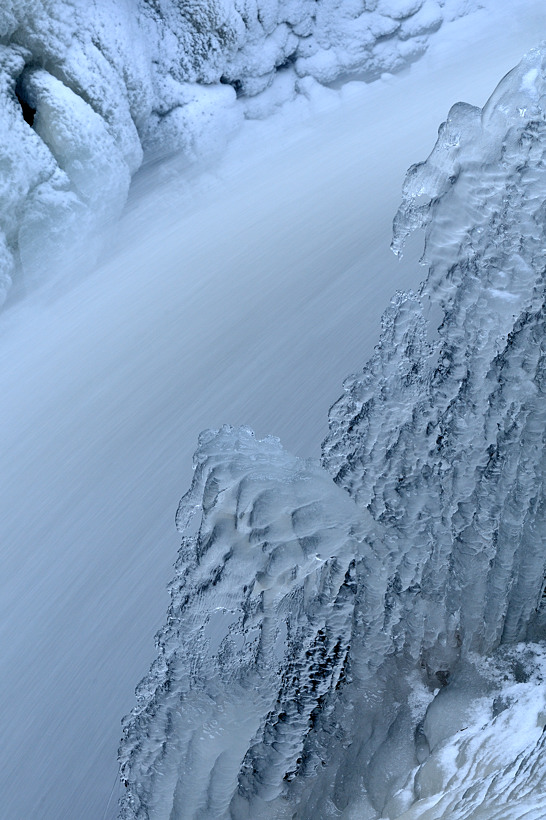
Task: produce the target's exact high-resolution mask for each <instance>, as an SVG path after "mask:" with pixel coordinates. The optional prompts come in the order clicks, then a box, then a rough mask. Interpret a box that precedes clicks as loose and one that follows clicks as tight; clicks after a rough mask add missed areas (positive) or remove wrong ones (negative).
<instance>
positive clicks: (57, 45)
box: [0, 0, 465, 301]
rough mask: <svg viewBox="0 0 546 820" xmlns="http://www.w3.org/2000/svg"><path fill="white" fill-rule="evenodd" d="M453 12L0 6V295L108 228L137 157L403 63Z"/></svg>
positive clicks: (224, 1)
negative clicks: (315, 89)
mask: <svg viewBox="0 0 546 820" xmlns="http://www.w3.org/2000/svg"><path fill="white" fill-rule="evenodd" d="M444 5H445V7H444ZM463 11H465V8H464V5H463V4H460V3H457V2H455V0H452V2H448V3H447V4H444V3H442V2H441V0H438V2H437V0H411V2H404V3H400V2H395V3H389V2H386V0H383V2H376V1H374V2H364V0H351V2H347V0H320V1H319V2H316V0H304V1H303V2H301V0H298V2H296V1H295V0H250V1H248V0H247V1H246V2H243V0H204V1H203V2H191V3H180V2H176V1H175V0H157V1H156V2H152V0H138V2H136V3H132V2H130V0H121V1H120V2H114V0H89V2H82V1H81V0H61V2H57V1H56V0H9V2H7V3H3V5H2V8H1V9H0V96H1V102H0V145H1V147H0V167H1V168H2V187H1V188H0V300H2V301H3V300H4V299H5V297H6V295H7V292H8V290H9V287H10V283H11V280H12V278H13V276H14V273H15V270H16V269H18V270H19V274H18V278H19V282H20V288H23V287H25V286H27V285H28V284H32V283H35V282H39V281H41V280H43V279H44V278H45V277H46V276H47V275H48V269H49V270H50V269H51V268H52V267H53V266H54V265H56V264H57V265H58V264H60V262H61V259H62V257H63V252H64V251H66V248H67V247H70V249H71V250H70V253H71V255H72V257H73V255H74V251H75V247H74V243H76V245H77V243H78V242H80V243H81V244H83V245H85V244H86V242H87V240H88V236H89V232H90V230H91V228H92V227H93V226H95V227H96V226H97V224H98V225H100V224H102V223H106V222H108V221H109V220H112V219H115V217H116V215H117V214H119V211H120V209H121V208H122V206H123V203H124V201H125V198H126V195H127V191H128V186H129V183H130V179H131V176H132V174H134V172H135V171H136V169H137V168H138V167H139V166H140V163H141V162H142V157H143V151H146V152H148V153H150V154H156V155H157V154H164V153H165V152H170V151H175V150H176V151H179V150H181V151H183V152H185V154H186V155H187V157H188V158H189V159H195V158H196V157H200V156H204V155H209V154H211V153H214V151H215V150H218V149H219V148H221V146H222V145H223V144H224V143H225V140H226V139H227V138H228V137H229V134H230V133H233V131H234V130H235V129H237V128H238V127H239V125H240V123H241V121H242V119H243V118H244V117H245V116H251V117H252V116H266V115H267V114H268V112H269V111H271V110H272V108H274V107H275V106H276V105H278V104H280V103H282V102H284V101H286V100H288V99H291V98H293V97H294V96H295V95H297V94H298V93H305V94H309V93H310V91H311V89H312V85H313V82H316V81H318V82H321V83H331V82H333V81H334V80H336V79H337V78H347V77H360V78H363V79H368V80H369V79H373V78H374V77H377V76H379V75H380V74H381V73H382V72H385V71H396V70H397V69H399V68H401V67H402V66H404V65H407V64H408V63H409V62H411V61H412V60H414V59H416V58H417V57H418V56H419V55H420V54H421V53H422V52H423V51H424V49H425V48H426V43H427V39H428V37H429V36H430V35H431V34H432V33H433V32H434V31H435V30H436V29H437V28H438V27H439V26H440V25H441V23H442V20H443V19H444V18H446V19H451V18H452V17H453V16H456V15H457V14H458V13H462V12H463ZM256 95H262V96H263V99H261V100H256ZM250 98H253V99H252V100H251V99H250ZM72 264H73V265H74V263H73V262H72Z"/></svg>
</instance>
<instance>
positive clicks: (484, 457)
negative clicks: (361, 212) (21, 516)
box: [120, 47, 546, 820]
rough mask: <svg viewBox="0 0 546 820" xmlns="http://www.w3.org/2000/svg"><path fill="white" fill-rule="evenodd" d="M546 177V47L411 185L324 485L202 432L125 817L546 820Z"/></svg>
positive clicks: (334, 433)
mask: <svg viewBox="0 0 546 820" xmlns="http://www.w3.org/2000/svg"><path fill="white" fill-rule="evenodd" d="M545 159H546V48H544V47H542V48H539V49H536V50H534V51H532V52H530V53H529V54H528V55H527V56H526V57H525V58H524V59H523V61H522V62H521V64H520V65H519V66H518V67H517V68H516V69H514V70H513V71H512V72H511V73H510V74H509V75H507V77H505V78H504V79H503V80H502V82H501V83H500V84H499V86H498V88H497V89H496V91H495V92H494V94H493V95H492V97H491V99H490V100H489V102H488V103H487V104H486V106H485V107H484V108H483V110H480V109H477V108H473V107H471V106H466V105H462V104H459V105H457V106H454V108H452V110H451V111H450V113H449V116H448V119H447V121H446V123H445V124H444V125H443V126H442V127H441V129H440V132H439V136H438V141H437V143H436V146H435V148H434V150H433V151H432V153H431V155H430V157H429V158H428V159H427V160H426V161H425V162H424V163H422V164H420V165H418V166H415V167H413V168H411V169H410V171H409V172H408V176H407V179H406V183H405V188H404V199H403V202H402V205H401V207H400V210H399V212H398V214H397V216H396V219H395V232H394V242H393V247H394V249H395V251H396V252H398V253H400V252H401V250H402V247H403V242H404V239H405V237H406V236H407V234H408V233H409V232H410V231H411V230H413V229H415V228H417V227H423V228H424V229H425V259H426V263H427V265H428V275H427V277H426V279H425V281H424V283H423V285H422V286H421V288H420V289H419V291H418V292H417V293H413V292H409V293H397V294H396V295H395V297H394V298H393V300H392V302H391V304H390V306H389V307H388V309H387V311H386V312H385V314H384V316H383V320H382V332H381V337H380V341H379V343H378V345H377V347H376V350H375V353H374V356H373V357H372V359H371V360H370V361H369V362H368V364H367V365H366V366H365V368H364V369H363V370H362V372H360V373H358V374H356V375H354V376H351V377H350V378H349V379H348V380H347V381H346V382H345V393H344V395H343V396H342V398H341V399H340V400H339V401H338V402H337V403H336V404H335V405H334V406H333V407H332V409H331V411H330V432H329V435H328V438H327V439H326V441H325V442H324V444H323V456H322V461H323V468H320V467H319V466H318V465H316V464H313V463H310V462H301V461H299V460H298V459H295V458H293V457H291V456H289V455H288V454H287V453H286V452H284V451H283V450H282V448H281V447H280V444H279V443H278V441H277V440H275V439H266V440H265V441H262V442H257V441H255V439H254V438H253V436H252V434H251V433H250V431H247V430H234V429H231V428H223V429H222V430H220V431H216V432H214V431H209V432H207V433H206V434H203V436H202V438H201V440H200V442H199V448H198V450H197V454H196V472H195V479H194V482H193V484H192V487H191V489H190V491H189V493H188V494H187V495H186V496H185V497H184V499H183V501H182V504H181V507H180V510H179V516H178V521H179V525H180V527H181V529H182V531H183V533H184V541H183V548H182V551H181V553H180V557H179V560H178V563H177V569H176V577H175V580H174V582H173V584H172V586H171V607H170V609H169V614H168V620H167V624H166V627H165V628H164V630H163V632H162V633H160V635H159V643H158V648H159V655H158V660H157V661H156V663H155V665H154V667H153V668H152V671H151V673H150V674H149V675H148V676H147V677H146V678H145V679H144V681H143V683H142V684H141V685H140V687H139V690H138V702H137V707H136V708H135V710H134V711H133V713H132V714H131V715H130V716H129V717H128V718H126V720H125V722H124V736H123V740H122V744H121V749H120V762H121V772H122V778H123V781H124V784H125V795H124V797H123V799H122V808H121V815H120V816H121V818H123V820H133V819H134V818H139V820H140V819H141V818H146V819H147V820H148V819H150V820H151V819H152V818H154V820H155V819H157V818H172V820H180V819H181V818H188V820H189V818H195V819H197V818H202V819H203V820H204V819H205V818H207V820H227V818H232V819H234V820H243V818H255V817H258V816H259V817H264V818H276V820H278V819H280V818H292V819H294V818H296V819H297V820H311V818H324V819H325V820H326V818H329V817H342V818H345V820H351V819H352V818H356V817H358V818H360V820H363V819H364V820H374V819H375V818H379V817H384V818H390V819H391V820H394V818H396V817H400V818H404V820H416V819H417V818H427V817H429V818H431V820H432V818H439V817H450V818H454V820H466V819H467V818H474V820H478V818H489V820H491V818H493V817H495V818H498V820H508V818H510V819H511V818H514V820H515V818H516V817H523V816H525V817H527V818H529V820H540V818H543V817H544V815H545V813H546V807H545V801H544V798H543V793H544V792H543V786H544V766H543V755H542V754H541V751H542V749H543V743H544V740H543V738H544V735H543V733H542V729H543V727H544V723H545V719H544V714H546V711H545V709H544V703H545V702H546V701H545V696H544V692H545V689H544V669H545V666H544V650H543V647H542V648H541V647H539V646H537V645H535V644H533V643H531V642H533V641H534V642H536V641H544V638H545V637H546V636H545V627H546V622H545V620H546V606H545V599H544V578H545V571H546V552H545V548H544V545H545V543H546V520H545V497H544V477H545V457H544V437H545V430H546V401H545V395H544V394H545V373H546V366H545V364H546V360H545V338H546V334H545V332H544V331H545V287H544V271H545V268H546V266H545V255H546V250H545V248H546V232H545V214H546V162H545ZM192 521H193V522H197V523H196V524H195V523H192ZM521 642H524V643H521ZM518 704H519V705H518ZM496 738H501V739H502V738H504V739H505V741H503V743H504V745H503V747H502V749H499V748H498V744H497V742H496ZM509 739H510V742H508V740H509ZM504 794H508V795H509V800H508V802H506V804H505V803H503V800H504V798H503V795H504ZM518 811H520V812H521V814H519V815H518V814H517V812H518ZM503 812H504V813H503ZM523 812H525V813H523Z"/></svg>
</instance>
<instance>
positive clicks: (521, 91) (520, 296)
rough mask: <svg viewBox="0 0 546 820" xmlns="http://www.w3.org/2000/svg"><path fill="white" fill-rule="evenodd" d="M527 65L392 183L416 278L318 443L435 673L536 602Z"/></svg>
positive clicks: (545, 142)
mask: <svg viewBox="0 0 546 820" xmlns="http://www.w3.org/2000/svg"><path fill="white" fill-rule="evenodd" d="M544 60H545V52H544V51H543V50H538V49H537V50H535V51H532V52H531V53H530V54H529V55H528V56H527V57H526V58H525V59H524V60H523V61H522V63H521V64H520V65H519V66H518V67H517V68H516V69H514V70H513V71H512V72H511V73H510V74H509V75H508V76H507V77H506V78H505V79H504V80H503V81H502V82H501V83H500V85H499V86H498V88H497V90H496V91H495V93H494V94H493V96H492V97H491V99H490V100H489V102H488V103H487V105H486V106H485V107H484V109H483V111H481V110H480V109H477V108H472V107H470V106H466V105H462V104H459V105H456V106H454V107H453V108H452V110H451V111H450V114H449V117H448V120H447V122H446V123H445V124H444V125H443V126H442V128H441V129H440V134H439V137H438V142H437V144H436V147H435V148H434V151H433V152H432V154H431V156H430V157H429V159H428V160H427V161H426V162H425V163H423V164H421V165H418V166H415V167H413V168H411V169H410V171H409V172H408V176H407V179H406V183H405V190H404V202H403V204H402V206H401V209H400V211H399V213H398V214H397V217H396V219H395V239H394V248H395V249H396V250H397V251H398V252H400V249H401V247H402V244H403V239H404V237H405V236H406V235H407V233H408V232H409V231H410V230H412V229H413V228H415V227H416V226H421V225H422V226H425V227H426V245H425V261H426V262H427V264H428V265H429V274H428V277H427V279H426V281H425V282H424V284H423V285H422V287H421V290H420V293H419V294H411V293H409V294H398V295H397V296H396V297H395V299H394V300H393V302H392V304H391V306H390V308H389V310H388V311H387V312H386V314H385V316H384V317H383V331H382V336H381V340H380V343H379V345H378V347H377V349H376V353H375V355H374V357H373V358H372V360H371V361H370V362H369V363H368V365H367V366H366V368H365V369H364V370H363V372H362V373H361V374H358V375H357V376H355V377H351V379H349V380H348V381H347V382H346V384H345V391H346V392H345V395H344V397H343V398H342V399H340V401H339V402H338V403H337V404H336V405H335V406H334V407H333V408H332V411H331V414H330V435H329V437H328V439H327V440H326V442H325V443H324V447H323V453H324V454H323V462H324V464H325V466H326V467H327V468H328V469H329V470H330V472H331V473H332V474H333V475H334V476H335V480H336V482H337V483H338V484H339V485H340V486H343V487H345V488H346V489H347V490H348V492H349V493H350V494H351V495H352V496H353V497H354V498H355V499H356V500H357V501H358V503H359V504H360V505H362V506H363V507H366V508H367V509H368V510H369V511H370V512H371V513H372V515H373V516H374V518H375V519H376V520H377V521H378V522H381V523H382V524H383V525H384V526H385V529H386V532H387V533H388V538H389V556H390V560H391V561H392V564H391V567H392V573H391V581H392V584H393V585H394V587H395V588H397V589H399V590H400V591H403V590H405V589H407V588H408V587H409V586H411V585H416V584H418V585H419V586H420V587H421V590H422V592H421V599H422V601H423V602H424V603H423V606H424V612H423V617H424V626H423V630H424V633H423V634H424V636H425V638H424V649H425V650H426V651H427V652H428V651H429V650H430V651H431V652H432V653H433V654H434V656H435V657H436V660H435V663H436V664H440V663H443V664H447V666H448V667H449V665H450V663H451V660H452V658H454V657H457V655H458V652H459V647H460V646H461V645H462V646H463V648H466V649H473V650H478V651H482V652H487V651H489V650H491V649H492V648H494V647H496V646H497V645H498V643H499V642H500V641H501V640H506V641H516V640H522V639H524V638H525V636H526V631H527V629H528V626H529V623H530V622H531V621H532V620H533V617H534V613H535V610H536V608H537V605H538V603H539V602H540V596H541V593H542V583H543V581H542V579H543V577H544V567H545V557H546V556H545V554H544V539H545V537H546V521H545V500H544V477H545V466H546V463H545V456H544V435H545V428H546V401H545V366H546V364H545V332H544V331H545V325H544V322H545V314H544V293H545V288H544V262H545V254H546V251H545V248H546V233H545V222H544V215H545V213H546V170H545V167H544V158H545V156H546V123H545V111H546V109H545V108H544V107H543V106H544V101H545V99H546V98H545V96H544V92H545V90H546V85H545V73H544V70H545V64H544ZM436 326H438V331H437V333H436V332H435V328H436ZM394 601H395V606H396V608H397V609H399V613H398V617H399V618H400V619H401V620H402V621H403V622H406V621H407V618H408V617H412V616H411V615H410V613H409V612H407V611H405V609H406V608H405V607H404V606H403V605H401V604H399V603H398V602H399V601H400V599H399V598H398V596H396V595H395V596H394ZM442 658H443V660H442Z"/></svg>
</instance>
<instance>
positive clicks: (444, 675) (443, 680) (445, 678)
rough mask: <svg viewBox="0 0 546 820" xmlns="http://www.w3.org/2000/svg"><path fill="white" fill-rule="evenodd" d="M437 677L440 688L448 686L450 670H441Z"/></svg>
mask: <svg viewBox="0 0 546 820" xmlns="http://www.w3.org/2000/svg"><path fill="white" fill-rule="evenodd" d="M436 677H437V679H438V680H439V681H440V686H447V685H448V683H449V669H439V670H438V671H437V672H436Z"/></svg>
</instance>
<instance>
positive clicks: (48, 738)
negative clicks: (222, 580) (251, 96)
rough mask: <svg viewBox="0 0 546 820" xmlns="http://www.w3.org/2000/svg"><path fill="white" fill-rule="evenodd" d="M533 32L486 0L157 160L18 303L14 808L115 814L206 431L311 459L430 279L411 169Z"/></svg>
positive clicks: (7, 392) (4, 492) (8, 414)
mask: <svg viewBox="0 0 546 820" xmlns="http://www.w3.org/2000/svg"><path fill="white" fill-rule="evenodd" d="M6 8H7V7H6ZM2 13H3V14H4V16H3V17H2V24H3V25H8V24H9V26H11V25H12V23H11V22H9V21H10V19H11V18H9V15H8V14H7V13H5V12H4V8H3V9H2ZM5 20H7V21H8V22H7V23H5ZM541 30H544V12H543V11H542V10H541V9H540V8H538V7H537V4H536V3H529V4H525V3H520V4H518V7H517V9H515V10H514V12H513V13H512V11H511V10H509V9H499V8H498V7H495V8H490V9H489V10H488V14H485V13H480V15H476V16H475V17H474V18H473V19H472V21H471V22H470V20H464V19H463V20H458V21H457V22H456V23H453V28H451V29H450V30H449V32H448V30H447V29H441V30H440V31H439V32H438V33H437V34H436V35H435V37H438V38H439V39H438V43H437V45H433V46H432V47H431V50H430V52H429V54H427V55H426V56H425V57H424V58H423V60H422V61H421V62H420V63H417V64H415V65H414V66H412V69H411V71H410V72H408V73H407V74H405V75H400V76H397V77H395V78H391V77H385V78H384V79H383V80H381V81H380V82H378V83H377V84H375V85H370V86H366V87H363V88H362V87H360V86H358V85H357V84H351V85H349V86H347V87H345V88H344V89H343V91H342V92H340V95H337V94H334V92H324V94H315V91H312V93H311V94H310V99H309V100H308V99H307V98H304V99H301V100H300V102H299V103H298V106H296V108H297V113H294V114H289V113H288V112H286V111H285V112H284V113H283V115H282V116H281V117H279V119H278V120H276V121H274V122H273V121H271V122H269V123H247V124H246V125H245V127H244V129H243V131H242V132H241V135H240V137H239V138H238V140H237V141H236V142H234V143H233V144H232V147H231V148H230V151H229V152H228V155H227V156H226V158H225V160H224V162H223V163H222V164H221V165H220V166H216V167H215V168H214V171H210V170H209V171H208V172H207V173H206V174H204V175H203V177H201V180H200V181H197V180H194V181H192V176H191V174H190V173H189V172H188V171H187V170H185V171H184V170H183V169H180V167H177V164H176V162H174V163H173V164H163V165H161V166H154V167H151V166H150V167H148V168H146V169H144V170H143V171H142V172H141V174H140V176H138V177H137V178H136V179H135V184H134V189H133V190H134V194H133V197H132V199H130V202H129V206H128V209H127V211H126V214H125V217H124V220H123V221H122V223H121V225H120V226H119V228H117V232H118V236H117V237H116V240H115V241H114V239H113V238H110V239H109V247H108V250H107V253H106V258H105V260H104V262H103V264H102V266H101V267H100V269H99V270H97V271H96V272H95V273H94V274H93V275H92V276H89V277H88V278H87V279H86V280H85V281H83V282H82V283H79V284H77V285H76V284H73V285H71V286H70V287H69V286H68V285H67V284H66V282H65V283H64V284H63V285H62V287H61V286H58V285H57V286H55V287H53V288H52V290H50V291H41V292H40V293H35V294H33V295H30V296H28V297H27V298H26V299H25V300H24V301H23V302H22V303H21V304H17V305H14V306H13V307H12V308H11V309H10V310H9V311H8V312H6V313H5V314H4V315H3V317H2V320H1V323H0V330H1V335H2V349H1V354H0V355H1V358H2V367H1V374H2V375H1V382H2V385H1V390H2V395H3V401H2V409H1V416H2V429H3V430H4V431H6V432H5V434H4V436H3V439H2V443H1V445H0V446H1V447H2V464H3V470H2V475H1V476H0V481H1V493H0V498H1V499H2V500H1V505H2V512H1V515H2V521H3V523H4V532H5V533H6V536H5V539H4V547H3V571H2V576H1V578H0V584H1V595H0V600H1V602H2V617H1V618H0V641H1V646H2V667H3V668H2V675H1V684H0V686H1V690H2V702H3V703H4V704H7V707H6V710H5V718H4V732H3V737H4V743H3V745H2V751H1V757H2V760H1V768H0V771H1V775H0V782H1V785H0V790H1V792H2V796H3V811H4V812H5V813H6V816H7V817H9V818H10V819H11V818H12V817H13V818H15V819H16V820H19V818H21V819H22V818H27V817H33V816H39V817H40V818H43V820H49V819H50V818H51V819H53V818H55V820H58V818H63V817H67V818H69V817H78V818H82V820H87V818H89V820H91V818H93V820H94V819H95V818H97V817H99V818H102V816H103V815H105V816H107V817H110V818H111V817H114V816H115V814H116V808H115V800H116V799H117V791H114V796H113V797H112V800H110V804H109V806H108V803H109V798H110V791H111V788H112V786H114V785H115V784H116V778H117V765H116V760H115V757H116V749H117V744H118V741H119V735H120V728H119V720H120V717H121V715H123V714H125V713H127V712H128V711H129V709H130V708H131V706H132V704H133V688H134V685H135V682H136V681H138V680H139V679H140V678H141V676H142V674H143V673H144V671H145V670H146V668H148V666H149V663H150V661H151V659H152V657H153V655H154V651H153V634H154V632H155V630H156V629H157V628H158V627H159V625H160V624H161V622H162V621H163V617H164V611H165V607H166V602H167V596H166V593H164V587H165V584H166V582H167V580H168V578H169V577H170V575H171V572H172V571H171V569H170V565H171V564H172V561H173V558H174V556H175V553H176V550H177V548H178V537H177V535H176V533H175V532H174V526H173V525H172V519H173V513H174V510H175V509H176V505H177V502H178V498H179V495H180V493H181V491H182V489H183V488H184V487H185V486H187V485H188V484H189V479H190V476H191V467H190V465H191V453H192V451H193V450H194V448H195V442H196V440H197V435H198V432H199V431H200V430H201V429H203V428H205V427H219V426H221V424H222V423H224V422H233V423H236V424H240V423H246V424H250V425H251V426H252V427H253V428H255V429H256V430H257V432H258V435H259V436H263V435H266V434H268V433H274V434H276V435H279V436H281V438H282V440H283V443H284V445H285V446H286V447H287V449H289V450H291V451H293V452H296V453H297V454H299V455H305V456H307V455H317V454H318V443H319V441H320V440H321V438H322V436H323V434H324V432H325V420H326V408H327V406H328V405H329V404H330V403H331V401H332V400H333V399H335V398H336V396H337V394H338V393H339V384H340V381H341V379H342V377H343V375H344V374H345V373H348V372H352V371H354V370H356V369H357V368H358V366H359V365H361V363H362V362H363V361H364V360H365V359H366V358H367V356H368V355H369V353H370V352H371V347H372V345H373V343H374V341H375V340H376V338H377V333H378V327H379V319H378V317H379V314H380V312H381V310H382V309H383V307H384V306H385V305H386V304H387V302H388V299H389V298H390V296H391V294H392V292H393V291H394V290H395V289H396V287H399V286H400V285H402V284H403V285H404V286H406V285H412V286H416V285H417V281H418V279H419V278H420V276H421V271H420V270H417V271H416V270H415V269H414V268H412V266H411V264H410V263H411V259H412V254H411V253H410V250H411V249H409V250H408V252H407V260H406V263H407V267H405V268H400V266H398V265H396V264H395V260H391V259H390V254H389V252H388V243H389V241H390V222H391V219H392V216H393V214H394V212H395V211H396V207H397V205H398V201H399V191H400V185H401V181H402V179H403V174H404V172H405V169H406V168H407V167H408V166H409V165H410V164H411V163H412V162H414V161H416V160H419V159H421V158H422V157H423V156H425V155H426V154H427V153H428V151H429V150H430V147H431V145H432V138H433V135H434V133H435V131H436V128H437V125H438V123H439V122H440V121H441V120H442V119H444V118H445V115H446V112H447V109H448V108H449V105H450V104H451V102H453V101H455V100H457V99H465V100H468V101H469V102H471V103H472V104H475V105H482V104H483V102H484V101H485V99H486V97H487V96H488V94H489V93H490V91H491V90H492V89H493V88H494V87H495V85H496V83H497V81H498V79H499V78H500V77H501V76H502V75H503V74H504V73H506V71H508V70H509V69H510V68H511V67H512V66H513V65H515V64H516V63H517V62H518V60H519V59H520V57H521V55H522V53H523V52H524V51H525V50H527V49H528V48H529V47H530V46H532V45H534V44H535V40H536V37H537V32H539V31H541ZM444 35H445V36H444ZM442 38H443V39H442ZM454 67H455V68H454ZM10 70H11V69H10ZM10 76H15V74H14V73H12V74H10ZM306 87H307V86H306ZM311 87H312V88H314V87H313V86H311ZM330 95H331V96H330ZM339 96H341V103H340V102H339ZM135 99H136V96H135ZM14 105H15V104H14ZM309 115H312V118H311V119H309V120H307V121H306V122H305V121H303V122H302V120H304V119H305V116H309ZM136 116H137V115H136V114H135V117H136ZM298 119H299V121H300V124H299V125H298ZM14 122H15V120H14ZM24 125H25V123H24V122H23V123H22V124H20V125H18V126H17V127H18V128H19V127H20V129H21V130H20V133H21V134H23V131H22V129H23V126H24ZM14 127H15V126H14ZM28 131H29V132H30V133H29V135H28V139H29V140H30V139H32V133H33V132H32V131H31V130H30V129H28ZM25 139H26V138H25ZM257 140H259V141H260V149H261V151H262V153H261V154H260V156H257V155H256V153H254V154H253V153H252V150H253V149H252V146H253V145H255V143H256V141H257ZM26 144H27V142H23V137H21V142H20V145H21V151H20V156H21V161H22V162H26V163H30V164H32V163H33V162H34V160H33V157H34V153H33V152H31V151H29V152H28V153H25V150H24V146H25V145H26ZM33 150H34V149H33ZM237 157H242V159H241V160H240V161H239V160H238V159H237ZM264 157H265V158H264ZM39 167H40V168H41V166H39ZM288 171H289V172H288ZM38 173H41V171H39V169H38V170H37V171H36V174H38ZM175 174H176V177H175V178H173V177H174V175H175ZM18 179H23V177H18ZM25 179H26V177H25ZM23 181H24V180H23ZM21 184H23V183H21ZM25 184H26V183H25ZM59 184H60V183H59ZM211 237H214V242H211ZM137 240H138V241H137ZM81 264H82V263H80V261H77V263H76V264H75V267H76V268H78V269H77V270H75V275H76V274H79V273H80V270H79V267H80V265H81ZM404 264H405V263H404V262H402V265H404Z"/></svg>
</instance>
